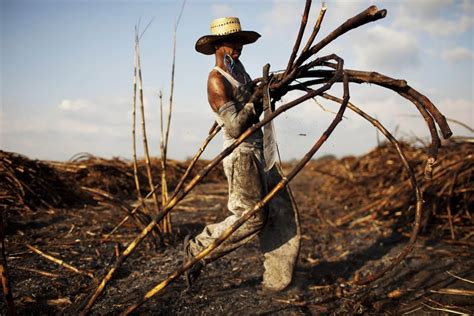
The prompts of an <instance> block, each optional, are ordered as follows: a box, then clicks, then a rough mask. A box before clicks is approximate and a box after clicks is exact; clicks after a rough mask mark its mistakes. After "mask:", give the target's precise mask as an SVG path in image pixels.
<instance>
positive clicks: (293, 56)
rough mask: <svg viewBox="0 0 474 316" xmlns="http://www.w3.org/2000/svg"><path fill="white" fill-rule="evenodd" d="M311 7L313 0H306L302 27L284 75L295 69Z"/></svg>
mask: <svg viewBox="0 0 474 316" xmlns="http://www.w3.org/2000/svg"><path fill="white" fill-rule="evenodd" d="M310 9H311V0H306V4H305V6H304V11H303V16H302V17H301V23H300V29H299V31H298V35H297V36H296V41H295V45H294V46H293V50H292V52H291V55H290V59H289V60H288V65H287V66H286V70H285V72H284V73H283V76H286V75H287V74H288V72H289V71H290V70H292V69H293V62H294V61H295V58H296V54H297V53H298V50H299V48H300V44H301V39H302V38H303V34H304V30H305V28H306V24H307V23H308V15H309V10H310Z"/></svg>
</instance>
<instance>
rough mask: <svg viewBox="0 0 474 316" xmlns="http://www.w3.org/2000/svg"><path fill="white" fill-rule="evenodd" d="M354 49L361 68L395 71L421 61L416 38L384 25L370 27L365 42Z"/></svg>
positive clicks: (357, 62) (415, 64)
mask: <svg viewBox="0 0 474 316" xmlns="http://www.w3.org/2000/svg"><path fill="white" fill-rule="evenodd" d="M354 50H355V55H356V64H357V67H359V68H361V69H368V70H371V69H372V70H377V71H381V72H384V71H388V72H394V71H399V70H400V69H402V68H404V67H414V66H417V65H419V63H420V57H419V55H420V47H419V45H418V43H417V41H416V39H415V38H414V37H413V36H412V35H410V34H408V33H403V32H399V31H395V30H393V29H389V28H386V27H383V26H375V27H373V28H371V29H369V30H368V31H367V36H366V38H365V39H364V42H363V43H357V44H356V46H355V48H354Z"/></svg>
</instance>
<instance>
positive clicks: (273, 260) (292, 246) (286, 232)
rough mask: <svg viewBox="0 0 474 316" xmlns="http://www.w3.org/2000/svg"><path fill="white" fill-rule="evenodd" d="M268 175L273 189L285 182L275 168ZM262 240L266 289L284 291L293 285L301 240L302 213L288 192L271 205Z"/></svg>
mask: <svg viewBox="0 0 474 316" xmlns="http://www.w3.org/2000/svg"><path fill="white" fill-rule="evenodd" d="M267 176H268V179H267V180H268V189H269V190H271V189H272V188H273V187H274V186H275V184H276V183H278V182H279V181H280V180H281V175H280V173H279V172H278V170H277V168H276V166H274V167H273V168H272V169H271V170H270V171H269V172H268V175H267ZM259 237H260V247H261V250H262V252H263V254H264V268H265V271H264V274H263V284H262V285H263V288H264V289H266V290H270V291H281V290H283V289H285V288H286V287H287V286H288V285H289V284H290V283H291V280H292V277H293V269H294V267H295V265H296V260H297V259H298V254H299V249H300V239H301V232H300V226H299V219H298V214H297V212H296V210H295V209H294V207H293V205H292V203H291V199H290V196H289V193H288V191H287V190H286V189H285V190H282V191H280V193H279V194H278V195H277V196H276V197H275V198H273V199H272V201H271V202H270V210H269V214H268V219H267V223H266V224H265V226H264V228H263V229H262V231H261V233H260V234H259Z"/></svg>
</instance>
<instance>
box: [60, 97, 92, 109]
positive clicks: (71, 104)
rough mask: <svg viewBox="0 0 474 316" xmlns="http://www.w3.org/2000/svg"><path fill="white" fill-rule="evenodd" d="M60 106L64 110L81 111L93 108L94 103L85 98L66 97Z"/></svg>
mask: <svg viewBox="0 0 474 316" xmlns="http://www.w3.org/2000/svg"><path fill="white" fill-rule="evenodd" d="M58 107H59V109H60V110H62V111H72V112H79V111H84V110H87V109H91V108H92V104H91V102H90V101H88V100H84V99H77V100H69V99H64V100H62V101H61V103H60V104H59V106H58Z"/></svg>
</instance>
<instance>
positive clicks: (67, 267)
mask: <svg viewBox="0 0 474 316" xmlns="http://www.w3.org/2000/svg"><path fill="white" fill-rule="evenodd" d="M26 247H28V248H29V249H30V250H32V251H33V252H35V253H37V254H38V255H40V256H42V257H43V258H46V259H48V260H50V261H52V262H54V263H56V264H58V265H60V266H61V267H63V268H65V269H67V270H69V271H72V272H75V273H78V274H82V275H85V276H88V277H89V278H91V279H94V278H95V277H94V275H93V274H92V273H91V272H87V271H82V270H79V269H78V268H76V267H73V266H72V265H70V264H68V263H66V262H64V261H63V260H61V259H57V258H55V257H53V256H51V255H49V254H47V253H45V252H43V251H41V250H39V249H38V248H36V247H33V246H32V245H26Z"/></svg>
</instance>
